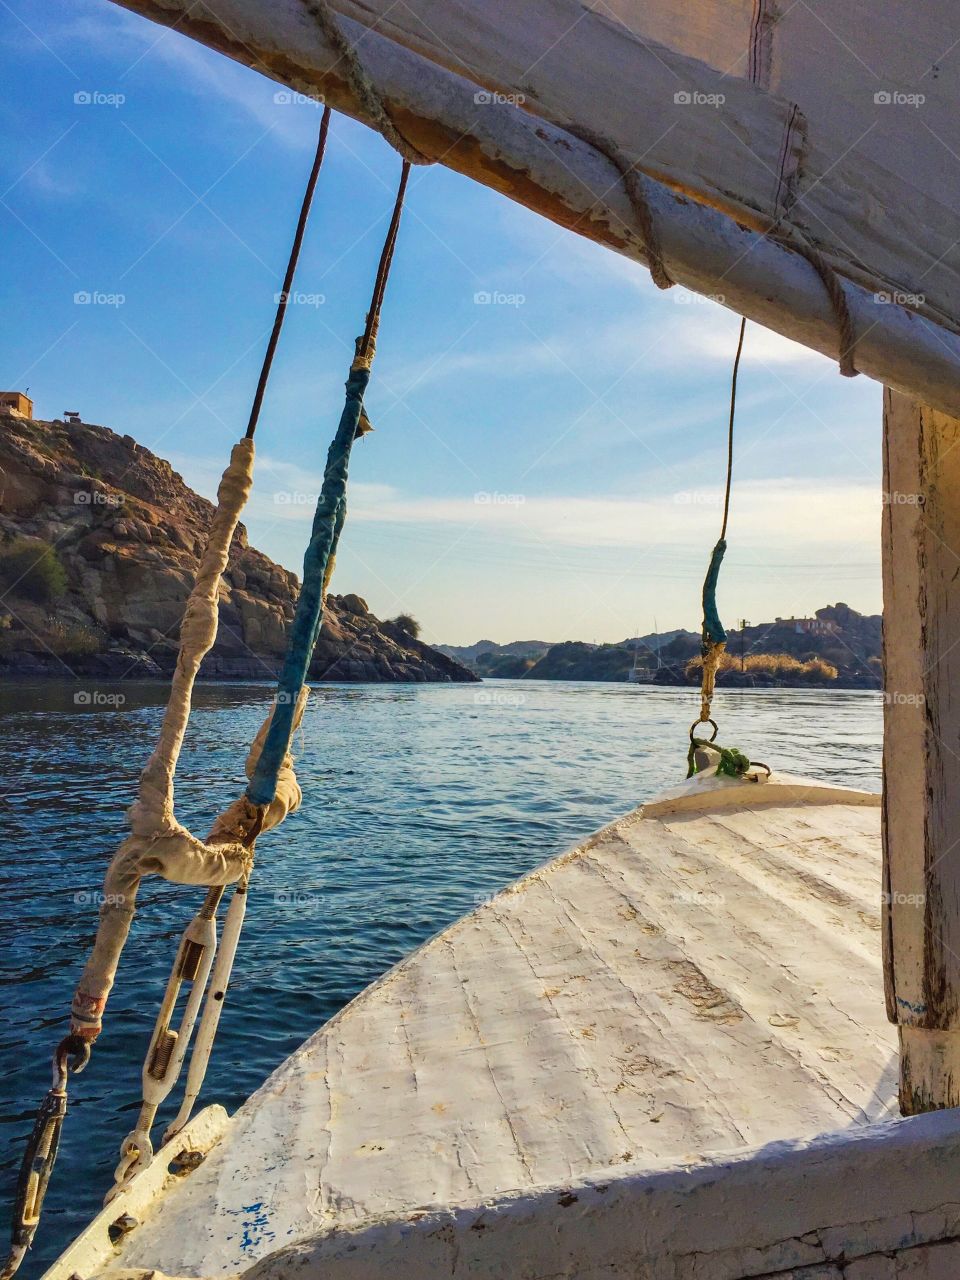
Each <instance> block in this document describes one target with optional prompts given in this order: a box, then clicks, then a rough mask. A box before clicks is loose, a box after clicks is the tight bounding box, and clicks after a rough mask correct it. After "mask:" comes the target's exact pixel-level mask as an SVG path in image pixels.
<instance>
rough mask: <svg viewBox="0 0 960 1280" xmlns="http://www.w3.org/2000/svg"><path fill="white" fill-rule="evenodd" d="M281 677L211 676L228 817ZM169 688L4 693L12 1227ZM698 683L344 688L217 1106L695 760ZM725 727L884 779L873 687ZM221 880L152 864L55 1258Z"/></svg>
mask: <svg viewBox="0 0 960 1280" xmlns="http://www.w3.org/2000/svg"><path fill="white" fill-rule="evenodd" d="M271 692H272V690H271V687H270V686H268V685H266V684H207V685H203V686H201V687H200V688H199V689H198V690H197V694H196V698H195V712H194V715H193V718H192V720H191V725H190V731H189V736H188V741H187V744H186V747H185V750H184V754H183V756H182V758H181V762H180V767H179V771H178V775H177V804H178V814H179V816H180V817H181V819H182V820H183V821H185V822H186V824H187V825H188V826H190V827H191V829H193V830H195V831H196V832H198V833H199V834H203V833H205V832H206V830H207V828H208V827H209V825H210V822H211V820H212V818H213V817H214V816H215V815H216V813H217V812H218V811H219V809H220V808H221V807H223V806H224V805H225V804H227V803H229V801H230V800H231V799H233V798H234V797H235V796H236V795H237V794H238V791H239V789H240V788H241V787H242V785H243V781H244V779H243V768H242V766H243V760H244V757H245V754H246V750H247V746H248V744H249V742H250V739H251V737H252V735H253V734H254V732H255V731H256V729H257V728H258V726H259V725H260V723H261V720H262V718H263V716H264V714H265V712H266V710H267V709H268V706H269V700H270V697H271ZM165 697H166V687H165V686H164V685H161V684H150V683H136V684H133V683H127V684H124V685H118V686H107V685H104V686H101V687H100V688H92V687H89V688H88V687H85V686H78V685H77V684H76V683H67V682H64V683H62V684H61V683H58V682H51V681H45V682H42V683H37V684H17V685H6V686H3V687H0V758H2V761H3V765H2V783H0V795H2V801H0V804H2V813H0V816H2V819H3V830H4V835H5V840H4V853H3V855H2V858H0V894H2V898H0V901H2V903H3V909H2V911H0V965H2V968H0V983H2V985H3V993H2V996H3V1002H2V1003H3V1008H2V1014H0V1067H2V1074H0V1123H2V1126H3V1129H2V1135H3V1142H2V1147H0V1229H3V1230H5V1227H4V1226H3V1221H4V1219H5V1218H6V1215H7V1213H8V1212H9V1206H10V1204H11V1202H12V1195H13V1187H14V1183H15V1177H16V1169H17V1166H18V1164H19V1160H20V1154H21V1151H22V1144H23V1141H24V1139H25V1137H26V1135H27V1133H28V1132H29V1129H30V1125H31V1121H32V1115H33V1112H34V1110H35V1108H36V1105H37V1103H38V1102H39V1099H40V1097H41V1095H42V1094H43V1092H44V1091H45V1089H46V1088H47V1087H48V1084H49V1066H48V1063H49V1055H50V1052H51V1050H52V1047H53V1045H54V1044H55V1043H56V1042H57V1040H58V1039H59V1038H60V1036H61V1035H62V1034H63V1030H64V1019H65V1016H66V1012H67V1010H68V1008H69V1004H70V999H71V995H72V991H73V987H74V985H75V983H76V980H77V978H78V976H79V973H80V971H81V969H82V967H83V963H84V961H85V958H86V954H87V951H88V949H89V947H90V944H91V942H92V940H93V936H94V931H95V928H96V921H97V895H98V893H99V889H100V885H101V882H102V878H103V872H104V869H105V866H106V863H107V860H108V858H109V856H110V854H111V852H112V851H113V849H115V848H116V846H117V844H118V843H119V841H120V840H121V839H122V838H123V835H124V822H123V814H124V810H125V809H126V807H127V806H128V805H129V804H130V802H131V800H132V799H133V795H134V789H135V785H136V780H137V775H138V771H139V769H140V768H141V767H142V765H143V763H144V762H145V760H146V758H147V756H148V755H149V753H150V751H151V750H152V748H153V746H154V743H155V740H156V736H157V730H158V726H159V722H160V716H161V714H162V709H163V705H164V701H165ZM697 705H698V704H697V694H696V693H695V692H694V691H693V690H686V689H685V690H680V689H654V688H651V687H649V686H635V685H625V684H615V685H614V684H587V683H547V682H536V683H535V682H530V683H523V682H516V681H488V682H486V683H484V684H483V685H373V686H356V685H352V686H346V685H327V686H324V687H322V688H320V689H317V690H315V691H314V693H313V696H312V699H311V705H310V706H309V708H308V711H307V714H306V716H305V718H304V729H303V732H302V735H301V740H300V743H299V746H298V748H297V756H298V765H297V770H298V775H299V778H300V781H301V783H302V785H303V789H304V793H305V800H304V805H303V808H302V809H301V811H300V812H299V813H298V814H296V815H295V816H294V817H293V818H291V819H290V820H289V821H288V822H287V823H286V824H284V826H283V827H282V828H281V829H280V830H279V831H278V832H276V833H273V834H268V835H267V836H265V837H264V838H263V839H262V840H261V841H260V843H259V845H258V848H257V866H256V869H255V872H254V877H253V882H252V886H251V893H250V905H249V910H248V914H247V923H246V926H245V929H244V935H243V939H242V943H241V951H240V954H239V956H238V960H237V966H236V969H235V973H234V981H233V982H232V984H231V987H230V992H229V994H228V997H227V1003H226V1007H225V1009H224V1014H223V1019H222V1022H221V1026H220V1033H219V1036H218V1040H217V1044H216V1048H215V1052H214V1057H213V1061H212V1063H211V1068H210V1071H209V1074H208V1076H207V1083H206V1086H205V1090H204V1094H203V1095H202V1096H201V1105H202V1104H203V1103H204V1102H210V1101H214V1100H216V1101H219V1102H222V1103H223V1104H224V1105H225V1106H226V1107H227V1108H228V1109H229V1110H233V1109H234V1108H235V1107H237V1106H238V1105H239V1104H240V1103H241V1102H242V1101H243V1099H244V1098H245V1097H246V1096H247V1095H248V1094H249V1093H250V1092H251V1091H252V1090H253V1089H255V1088H256V1087H257V1086H258V1085H259V1084H260V1083H261V1082H262V1081H263V1079H264V1078H265V1076H266V1075H267V1074H268V1073H269V1072H270V1071H271V1069H272V1068H274V1067H275V1066H277V1064H278V1063H280V1062H281V1060H282V1059H283V1058H284V1057H285V1056H286V1055H287V1054H289V1053H290V1052H291V1051H292V1050H293V1049H295V1048H296V1047H297V1045H298V1044H300V1043H301V1041H303V1040H304V1039H305V1038H306V1037H307V1036H308V1035H309V1034H310V1033H311V1032H312V1031H313V1030H314V1029H315V1028H316V1027H317V1026H319V1025H320V1024H321V1023H323V1022H324V1021H325V1020H326V1019H328V1018H329V1017H331V1015H332V1014H334V1013H335V1012H336V1011H337V1010H338V1009H339V1008H341V1007H342V1005H343V1004H344V1003H345V1002H346V1001H348V1000H350V999H351V998H352V997H353V996H354V995H356V994H357V992H359V991H360V990H362V989H363V987H365V986H366V985H367V984H368V983H369V982H371V981H372V980H373V979H374V978H376V977H377V976H378V975H379V974H381V973H382V972H383V971H384V970H385V969H386V968H387V967H388V966H390V965H392V964H394V963H395V962H396V961H397V960H399V959H400V958H401V957H402V956H404V955H406V954H407V953H408V952H409V951H410V950H412V949H413V948H414V947H416V946H417V945H418V944H419V943H421V942H422V941H424V939H426V938H428V937H429V936H430V935H431V934H433V933H435V932H436V931H437V930H438V929H441V928H443V926H445V925H446V924H448V923H450V922H451V921H452V920H454V919H456V918H457V917H458V916H459V915H461V914H462V913H463V912H465V911H468V910H470V909H471V907H473V906H474V905H475V904H476V903H477V902H479V901H480V900H482V899H483V898H485V897H486V896H487V895H489V894H490V893H492V892H494V891H496V890H497V889H499V888H501V887H502V886H503V885H505V884H507V883H508V882H509V881H511V880H513V879H514V878H515V877H517V876H518V875H520V874H522V873H523V872H525V871H528V870H529V869H530V868H531V867H534V866H536V865H537V864H538V863H540V862H543V861H545V860H546V859H547V858H550V857H552V856H553V855H555V854H557V853H560V852H562V851H563V850H564V849H565V848H566V847H568V846H569V845H570V844H572V843H573V842H575V841H576V840H578V839H579V838H580V837H582V836H585V835H587V834H589V833H590V832H591V831H593V830H594V829H595V828H597V827H599V826H601V825H603V824H604V823H605V822H607V821H609V820H610V819H612V818H614V817H616V816H617V815H618V814H621V813H623V812H625V811H626V810H628V809H630V808H632V807H634V806H635V805H636V804H638V803H639V802H641V801H642V800H643V799H645V798H647V797H649V796H651V795H653V794H655V793H656V792H657V791H659V790H661V789H663V788H664V787H666V786H670V785H672V784H674V783H676V782H677V781H679V780H680V779H681V778H682V777H683V773H684V771H685V747H686V731H687V728H688V726H689V724H690V721H691V720H692V719H693V718H694V715H695V713H696V709H697ZM715 714H716V715H717V718H718V719H719V721H720V724H721V730H722V732H721V735H720V740H721V741H722V742H723V743H724V744H725V745H730V746H738V747H740V748H741V749H743V750H744V751H747V752H748V753H749V754H750V755H751V757H752V758H754V759H760V760H765V761H767V762H768V763H771V764H773V765H774V766H775V767H778V768H781V769H785V770H789V771H791V772H797V773H803V774H806V775H809V776H812V777H818V778H824V779H828V780H831V781H837V782H845V783H848V784H851V785H854V786H860V787H863V788H865V789H867V790H874V791H878V790H879V789H880V750H881V705H880V698H879V695H878V694H876V693H870V692H859V691H837V692H827V691H821V690H802V689H778V690H729V691H724V692H723V693H721V694H720V695H719V697H718V699H717V701H716V703H715ZM199 896H200V895H199V892H198V891H196V890H188V889H182V888H177V887H175V886H170V885H166V884H163V883H158V882H156V881H153V880H148V881H147V882H145V885H144V888H143V890H142V891H141V897H140V909H139V911H138V915H137V919H136V922H135V924H134V929H133V933H132V935H131V939H130V942H129V943H128V946H127V950H126V953H125V955H124V960H123V963H122V965H121V969H120V973H119V977H118V981H117V985H116V987H115V989H114V994H113V996H112V997H111V1001H110V1005H109V1009H108V1013H107V1019H106V1025H105V1030H104V1032H103V1035H102V1036H101V1038H100V1040H99V1041H98V1044H97V1047H96V1050H95V1053H94V1058H93V1061H92V1063H91V1065H90V1066H89V1067H88V1068H87V1070H86V1072H85V1073H84V1074H83V1075H81V1076H78V1077H76V1078H75V1079H74V1081H73V1082H72V1086H71V1104H70V1114H69V1115H68V1118H67V1121H66V1125H65V1130H64V1138H63V1143H62V1147H61V1154H60V1159H59V1161H58V1165H57V1169H56V1172H55V1175H54V1180H53V1183H52V1186H51V1190H50V1192H49V1195H48V1197H47V1208H46V1212H45V1217H44V1222H43V1223H42V1224H41V1228H40V1232H39V1234H38V1238H37V1245H36V1246H35V1248H34V1250H33V1251H32V1254H31V1256H30V1259H29V1260H28V1262H27V1263H26V1264H25V1266H24V1270H23V1272H22V1274H23V1275H26V1276H36V1275H38V1274H39V1272H40V1270H41V1269H42V1267H43V1266H44V1265H47V1264H48V1263H49V1262H50V1261H51V1260H52V1259H53V1258H54V1257H55V1256H56V1255H57V1253H58V1252H59V1251H60V1250H61V1249H62V1248H63V1247H64V1245H65V1244H66V1243H68V1241H69V1240H70V1239H71V1238H72V1237H73V1236H74V1235H75V1234H76V1233H77V1231H78V1230H79V1229H80V1228H81V1227H82V1226H83V1225H85V1223H86V1222H87V1221H89V1219H90V1218H91V1217H92V1216H93V1214H94V1213H95V1212H96V1211H97V1209H98V1207H99V1204H100V1200H101V1198H102V1196H103V1193H104V1191H105V1190H106V1189H107V1187H108V1186H109V1185H110V1182H111V1176H112V1170H113V1167H114V1165H115V1163H116V1160H117V1146H118V1144H119V1142H120V1140H121V1138H122V1137H123V1136H124V1135H125V1134H126V1133H127V1132H128V1131H129V1130H130V1129H131V1128H132V1127H133V1121H134V1118H135V1114H136V1107H137V1105H138V1099H139V1093H138V1086H139V1070H140V1064H141V1063H142V1060H143V1055H144V1051H145V1048H146V1044H147V1041H148V1039H149V1036H150V1032H151V1029H152V1026H153V1021H154V1017H155V1015H156V1009H157V1004H158V1001H159V998H160V995H161V993H162V989H163V985H164V983H165V981H166V978H167V975H168V973H169V968H170V964H171V961H172V958H173V955H174V952H175V949H176V945H177V939H178V937H179V933H180V930H181V929H182V927H183V925H184V924H185V922H186V919H187V913H188V911H189V910H190V908H191V906H193V905H195V904H196V903H197V902H198V900H199Z"/></svg>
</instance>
